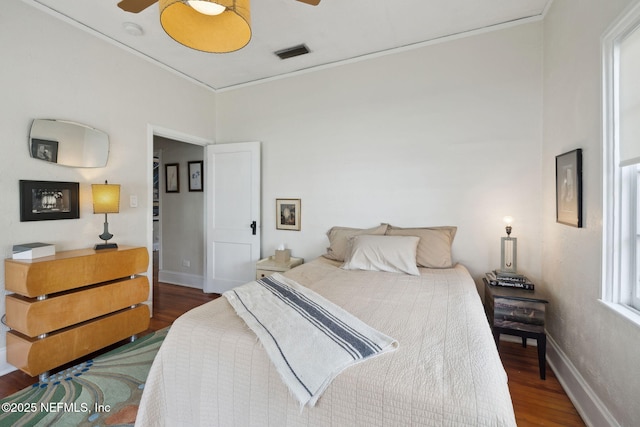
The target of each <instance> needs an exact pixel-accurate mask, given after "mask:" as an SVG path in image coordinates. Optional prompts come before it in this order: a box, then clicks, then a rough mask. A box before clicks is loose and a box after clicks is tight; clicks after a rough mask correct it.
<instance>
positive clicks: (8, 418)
mask: <svg viewBox="0 0 640 427" xmlns="http://www.w3.org/2000/svg"><path fill="white" fill-rule="evenodd" d="M168 331H169V328H165V329H161V330H159V331H156V332H154V333H153V334H150V335H146V336H144V337H142V338H139V339H138V340H136V341H134V342H132V343H128V344H126V345H123V346H121V347H118V348H116V349H115V350H112V351H110V352H108V353H106V354H103V355H101V356H98V357H96V358H95V359H93V360H89V361H87V362H84V363H81V364H79V365H76V366H74V367H73V368H70V369H67V370H65V371H62V372H58V373H57V374H55V375H51V376H50V377H49V378H47V380H46V381H41V382H38V383H36V384H34V385H33V386H31V387H28V388H26V389H24V390H22V391H19V392H17V393H15V394H13V395H11V396H9V397H7V398H5V399H2V400H0V407H1V409H2V410H1V411H0V426H73V427H76V426H130V425H133V424H134V422H135V419H136V414H137V413H138V405H139V403H140V398H141V397H142V390H143V388H144V383H145V381H146V379H147V375H148V374H149V369H151V363H152V362H153V359H154V357H155V356H156V353H157V352H158V349H159V348H160V344H162V341H163V340H164V338H165V336H166V335H167V332H168Z"/></svg>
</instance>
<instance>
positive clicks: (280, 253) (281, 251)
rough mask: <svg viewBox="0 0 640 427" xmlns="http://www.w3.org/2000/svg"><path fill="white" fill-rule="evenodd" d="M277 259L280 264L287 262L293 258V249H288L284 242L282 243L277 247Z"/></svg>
mask: <svg viewBox="0 0 640 427" xmlns="http://www.w3.org/2000/svg"><path fill="white" fill-rule="evenodd" d="M275 260H276V262H277V263H278V264H286V263H288V262H289V261H290V260H291V250H290V249H286V248H285V246H284V243H281V244H280V246H278V249H276V255H275Z"/></svg>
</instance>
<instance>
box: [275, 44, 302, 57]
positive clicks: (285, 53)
mask: <svg viewBox="0 0 640 427" xmlns="http://www.w3.org/2000/svg"><path fill="white" fill-rule="evenodd" d="M274 53H275V54H276V55H278V57H279V58H280V59H289V58H293V57H294V56H300V55H306V54H307V53H309V48H308V47H307V46H305V45H303V44H301V45H298V46H294V47H290V48H287V49H282V50H279V51H277V52H274Z"/></svg>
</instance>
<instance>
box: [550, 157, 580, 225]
mask: <svg viewBox="0 0 640 427" xmlns="http://www.w3.org/2000/svg"><path fill="white" fill-rule="evenodd" d="M556 222H558V223H560V224H565V225H570V226H572V227H578V228H580V227H582V149H580V148H578V149H576V150H573V151H569V152H567V153H564V154H560V155H559V156H556Z"/></svg>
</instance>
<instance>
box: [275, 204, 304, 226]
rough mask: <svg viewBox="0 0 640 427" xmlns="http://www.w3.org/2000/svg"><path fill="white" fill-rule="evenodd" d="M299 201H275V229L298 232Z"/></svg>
mask: <svg viewBox="0 0 640 427" xmlns="http://www.w3.org/2000/svg"><path fill="white" fill-rule="evenodd" d="M300 214H301V202H300V199H276V229H277V230H294V231H300Z"/></svg>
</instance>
